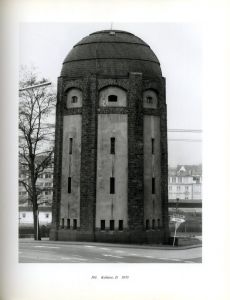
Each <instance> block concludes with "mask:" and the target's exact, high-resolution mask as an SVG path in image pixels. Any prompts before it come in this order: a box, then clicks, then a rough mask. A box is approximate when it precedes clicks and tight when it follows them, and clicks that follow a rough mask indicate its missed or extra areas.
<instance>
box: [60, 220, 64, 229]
mask: <svg viewBox="0 0 230 300" xmlns="http://www.w3.org/2000/svg"><path fill="white" fill-rule="evenodd" d="M64 226H65V220H64V219H61V227H62V228H64Z"/></svg>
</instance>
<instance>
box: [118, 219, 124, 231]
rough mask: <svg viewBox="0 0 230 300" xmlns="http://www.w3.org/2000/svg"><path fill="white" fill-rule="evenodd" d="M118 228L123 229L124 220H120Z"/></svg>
mask: <svg viewBox="0 0 230 300" xmlns="http://www.w3.org/2000/svg"><path fill="white" fill-rule="evenodd" d="M118 229H119V230H120V231H122V230H123V220H119V226H118Z"/></svg>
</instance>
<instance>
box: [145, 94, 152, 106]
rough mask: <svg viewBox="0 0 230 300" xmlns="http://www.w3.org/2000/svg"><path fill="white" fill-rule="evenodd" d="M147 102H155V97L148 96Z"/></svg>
mask: <svg viewBox="0 0 230 300" xmlns="http://www.w3.org/2000/svg"><path fill="white" fill-rule="evenodd" d="M146 100H147V103H149V104H152V103H153V97H151V96H147V97H146Z"/></svg>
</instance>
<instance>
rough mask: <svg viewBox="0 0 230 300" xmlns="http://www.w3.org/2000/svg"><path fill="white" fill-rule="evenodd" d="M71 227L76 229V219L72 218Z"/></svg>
mask: <svg viewBox="0 0 230 300" xmlns="http://www.w3.org/2000/svg"><path fill="white" fill-rule="evenodd" d="M73 229H77V219H73Z"/></svg>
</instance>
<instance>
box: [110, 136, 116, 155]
mask: <svg viewBox="0 0 230 300" xmlns="http://www.w3.org/2000/svg"><path fill="white" fill-rule="evenodd" d="M110 154H115V137H112V138H111V139H110Z"/></svg>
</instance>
